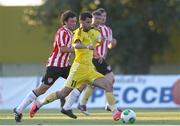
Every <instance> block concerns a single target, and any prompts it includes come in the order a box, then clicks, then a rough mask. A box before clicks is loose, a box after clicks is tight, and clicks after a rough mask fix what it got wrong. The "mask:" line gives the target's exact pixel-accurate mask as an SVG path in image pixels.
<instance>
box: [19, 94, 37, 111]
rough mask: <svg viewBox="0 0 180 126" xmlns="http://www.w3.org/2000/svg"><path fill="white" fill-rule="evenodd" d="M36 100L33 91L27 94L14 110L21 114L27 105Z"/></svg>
mask: <svg viewBox="0 0 180 126" xmlns="http://www.w3.org/2000/svg"><path fill="white" fill-rule="evenodd" d="M36 98H37V96H36V95H35V93H34V92H33V91H31V92H29V93H28V94H27V95H26V97H25V98H24V100H23V101H22V102H21V103H20V105H19V106H18V107H17V108H16V111H17V112H18V113H22V112H23V110H24V109H25V108H26V107H27V106H28V105H29V104H31V103H32V102H33V101H34V100H35V99H36Z"/></svg>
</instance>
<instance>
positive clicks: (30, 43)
mask: <svg viewBox="0 0 180 126" xmlns="http://www.w3.org/2000/svg"><path fill="white" fill-rule="evenodd" d="M99 7H103V8H105V9H106V11H107V14H108V16H107V17H108V19H107V24H108V25H109V26H110V27H111V28H112V30H113V35H114V37H115V38H116V39H117V40H118V45H117V46H116V48H114V49H112V50H110V51H109V52H110V53H109V55H108V58H107V59H108V62H109V63H110V64H112V67H113V70H114V72H115V73H116V74H178V73H180V20H179V19H180V1H179V0H148V1H145V0H111V1H109V0H76V1H72V0H42V1H41V0H28V1H23V0H16V1H13V0H0V76H29V75H30V76H33V75H43V73H44V67H45V64H46V61H47V58H48V56H49V54H50V52H51V50H52V45H53V44H52V43H53V39H54V35H55V32H56V30H57V29H58V27H59V26H60V22H59V18H58V17H59V15H60V14H61V12H62V11H64V10H67V9H71V10H74V11H75V12H77V14H79V13H80V12H82V11H86V10H88V11H93V10H95V9H97V8H99Z"/></svg>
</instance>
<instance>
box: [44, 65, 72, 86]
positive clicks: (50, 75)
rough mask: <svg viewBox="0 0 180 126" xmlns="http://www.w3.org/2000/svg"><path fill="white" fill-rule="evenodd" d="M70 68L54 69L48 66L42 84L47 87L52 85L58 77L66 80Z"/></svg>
mask: <svg viewBox="0 0 180 126" xmlns="http://www.w3.org/2000/svg"><path fill="white" fill-rule="evenodd" d="M70 68H71V66H68V67H62V68H60V67H54V66H49V67H47V68H46V73H45V75H44V76H43V78H42V82H43V83H44V84H47V85H52V84H53V83H54V82H55V81H56V80H57V79H58V78H59V77H62V78H64V79H66V78H67V77H68V75H69V71H70Z"/></svg>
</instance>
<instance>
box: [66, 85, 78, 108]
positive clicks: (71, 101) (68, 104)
mask: <svg viewBox="0 0 180 126" xmlns="http://www.w3.org/2000/svg"><path fill="white" fill-rule="evenodd" d="M80 94H81V93H80V91H79V90H78V89H76V88H75V89H73V90H72V91H71V93H70V94H69V95H68V97H67V99H66V102H65V104H64V106H63V109H64V110H70V109H71V107H72V105H73V104H74V103H75V102H76V100H77V99H78V98H79V95H80Z"/></svg>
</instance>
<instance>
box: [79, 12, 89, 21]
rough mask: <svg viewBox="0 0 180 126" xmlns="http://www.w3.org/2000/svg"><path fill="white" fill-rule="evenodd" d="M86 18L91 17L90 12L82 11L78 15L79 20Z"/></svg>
mask: <svg viewBox="0 0 180 126" xmlns="http://www.w3.org/2000/svg"><path fill="white" fill-rule="evenodd" d="M86 18H92V14H91V13H90V12H83V13H81V14H80V16H79V20H82V21H85V20H86Z"/></svg>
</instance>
